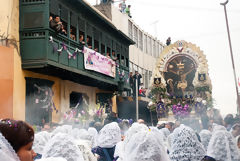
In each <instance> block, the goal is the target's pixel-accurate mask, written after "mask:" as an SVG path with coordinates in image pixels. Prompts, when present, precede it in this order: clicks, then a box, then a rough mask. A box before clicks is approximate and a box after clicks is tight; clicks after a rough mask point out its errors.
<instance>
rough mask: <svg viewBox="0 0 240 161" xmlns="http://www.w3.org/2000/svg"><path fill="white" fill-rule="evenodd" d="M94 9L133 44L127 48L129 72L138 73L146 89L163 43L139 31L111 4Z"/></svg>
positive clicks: (133, 23)
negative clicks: (104, 16)
mask: <svg viewBox="0 0 240 161" xmlns="http://www.w3.org/2000/svg"><path fill="white" fill-rule="evenodd" d="M95 7H96V8H97V9H98V10H99V11H101V12H102V13H103V14H104V15H106V16H107V17H108V18H109V19H110V20H111V21H112V23H113V24H114V25H115V26H116V27H117V28H118V29H119V30H121V31H122V32H123V33H125V34H126V35H128V36H129V38H130V39H132V40H133V41H134V42H135V44H133V45H130V47H129V68H130V71H131V72H135V71H138V72H139V73H140V74H141V75H142V76H143V78H142V83H143V84H144V87H146V88H148V87H149V84H150V79H151V77H152V73H153V70H154V68H155V65H156V60H157V58H158V57H159V56H160V53H161V52H162V50H163V48H164V45H163V43H161V42H160V41H159V40H158V39H157V38H156V37H154V36H152V35H150V34H149V33H147V32H145V31H144V30H143V29H141V27H140V26H138V25H137V24H136V23H135V22H134V19H133V18H130V17H129V16H128V15H127V14H126V13H122V12H120V10H119V9H118V8H117V7H115V6H114V5H113V4H111V3H107V4H100V5H97V6H95ZM133 7H134V6H133Z"/></svg>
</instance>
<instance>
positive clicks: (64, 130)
mask: <svg viewBox="0 0 240 161" xmlns="http://www.w3.org/2000/svg"><path fill="white" fill-rule="evenodd" d="M71 131H72V126H71V125H62V126H58V127H57V128H56V129H54V130H53V131H52V133H51V134H52V136H51V137H54V136H55V135H56V134H57V133H65V134H71Z"/></svg>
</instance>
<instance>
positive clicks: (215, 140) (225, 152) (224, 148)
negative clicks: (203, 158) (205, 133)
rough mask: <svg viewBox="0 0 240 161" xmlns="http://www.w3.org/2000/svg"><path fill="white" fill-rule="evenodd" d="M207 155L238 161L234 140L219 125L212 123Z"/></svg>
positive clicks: (218, 158) (222, 159)
mask: <svg viewBox="0 0 240 161" xmlns="http://www.w3.org/2000/svg"><path fill="white" fill-rule="evenodd" d="M207 155H208V156H210V157H213V158H214V159H216V160H220V161H239V160H240V154H239V151H238V147H237V143H236V140H235V139H234V138H233V136H232V135H231V133H230V132H228V131H227V130H226V128H225V127H223V126H221V125H214V127H213V134H212V137H211V139H210V142H209V145H208V150H207Z"/></svg>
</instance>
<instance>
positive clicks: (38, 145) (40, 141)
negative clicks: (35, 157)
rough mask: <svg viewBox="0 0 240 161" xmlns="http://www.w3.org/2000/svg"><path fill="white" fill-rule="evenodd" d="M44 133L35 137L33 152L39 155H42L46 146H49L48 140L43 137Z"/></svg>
mask: <svg viewBox="0 0 240 161" xmlns="http://www.w3.org/2000/svg"><path fill="white" fill-rule="evenodd" d="M42 134H43V133H41V132H40V133H37V134H35V135H34V141H33V147H32V148H33V150H34V151H35V152H36V153H38V154H42V153H43V149H44V147H45V145H46V144H47V142H48V140H46V138H45V137H44V136H43V135H42Z"/></svg>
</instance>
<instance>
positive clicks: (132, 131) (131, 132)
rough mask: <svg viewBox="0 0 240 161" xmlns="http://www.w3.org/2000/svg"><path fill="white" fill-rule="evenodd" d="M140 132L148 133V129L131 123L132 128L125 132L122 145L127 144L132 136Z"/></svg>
mask: <svg viewBox="0 0 240 161" xmlns="http://www.w3.org/2000/svg"><path fill="white" fill-rule="evenodd" d="M140 131H149V129H148V127H147V126H146V125H144V124H139V123H137V122H135V123H133V124H132V126H131V127H130V128H129V129H128V131H127V132H126V135H125V139H124V145H125V144H127V143H128V142H129V141H130V139H131V137H132V136H133V135H134V134H136V133H138V132H140Z"/></svg>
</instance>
